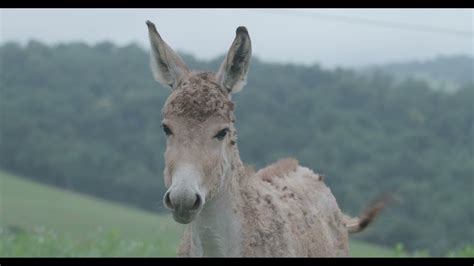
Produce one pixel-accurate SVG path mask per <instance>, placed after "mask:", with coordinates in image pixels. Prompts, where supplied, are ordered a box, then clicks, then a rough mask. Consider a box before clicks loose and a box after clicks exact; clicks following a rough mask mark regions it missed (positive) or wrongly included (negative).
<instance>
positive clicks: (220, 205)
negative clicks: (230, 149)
mask: <svg viewBox="0 0 474 266" xmlns="http://www.w3.org/2000/svg"><path fill="white" fill-rule="evenodd" d="M231 164H232V165H231V167H230V168H229V170H228V171H227V173H226V174H225V176H224V180H225V181H224V185H223V186H222V188H221V190H220V191H219V192H218V193H217V194H216V195H215V196H214V197H213V198H212V199H211V200H209V201H208V202H206V204H205V206H204V208H203V209H202V211H201V213H200V214H199V216H198V217H197V218H196V220H195V221H194V222H193V223H192V225H191V226H192V236H193V240H192V241H193V244H194V246H195V247H196V248H197V251H198V253H200V255H202V256H206V257H223V256H226V257H229V256H230V257H237V256H241V254H242V251H243V247H242V216H241V212H239V208H238V204H239V202H240V195H239V191H240V190H239V187H238V184H239V182H238V179H239V178H240V176H239V172H240V171H239V169H241V167H242V162H241V161H240V158H239V156H238V153H237V156H236V157H234V158H233V160H232V162H231Z"/></svg>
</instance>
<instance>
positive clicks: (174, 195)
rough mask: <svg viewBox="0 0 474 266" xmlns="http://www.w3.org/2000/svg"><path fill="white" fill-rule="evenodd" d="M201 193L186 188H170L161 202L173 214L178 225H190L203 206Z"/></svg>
mask: <svg viewBox="0 0 474 266" xmlns="http://www.w3.org/2000/svg"><path fill="white" fill-rule="evenodd" d="M203 201H204V200H203V196H202V195H201V193H200V192H199V191H198V190H196V189H193V188H190V187H187V186H176V187H173V186H172V187H171V188H170V189H169V190H168V191H167V192H166V193H165V196H164V199H163V202H164V205H165V207H166V208H167V209H169V210H171V211H172V213H173V218H174V219H175V221H176V222H178V223H183V224H187V223H190V222H191V221H192V220H193V219H194V218H195V216H196V215H197V214H198V213H199V211H200V210H201V209H202V206H203V204H204V202H203Z"/></svg>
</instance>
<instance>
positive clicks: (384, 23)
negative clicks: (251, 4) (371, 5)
mask: <svg viewBox="0 0 474 266" xmlns="http://www.w3.org/2000/svg"><path fill="white" fill-rule="evenodd" d="M254 11H258V12H263V13H267V14H273V15H283V16H292V17H308V18H314V19H323V20H333V21H338V22H345V23H359V24H365V25H371V26H377V27H385V28H397V29H403V30H414V31H422V32H433V33H439V34H450V35H456V36H459V37H468V38H473V37H474V32H472V31H465V30H458V29H447V28H439V27H433V26H428V25H417V24H411V23H404V22H394V21H384V20H378V19H368V18H360V17H351V16H345V15H334V14H322V13H314V12H312V13H307V12H299V11H293V10H285V11H277V10H254Z"/></svg>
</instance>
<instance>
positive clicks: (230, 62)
mask: <svg viewBox="0 0 474 266" xmlns="http://www.w3.org/2000/svg"><path fill="white" fill-rule="evenodd" d="M146 24H147V26H148V32H149V38H150V43H151V69H152V73H153V76H154V78H155V79H156V80H157V81H158V82H160V83H162V84H164V85H166V86H169V87H170V88H171V94H170V95H169V97H168V99H167V100H166V103H165V105H164V107H163V110H162V116H163V124H162V126H163V130H164V132H165V134H166V135H167V148H166V152H165V170H164V181H165V185H166V187H167V189H168V190H167V191H166V193H165V195H164V199H163V202H164V206H165V207H166V208H167V209H169V210H170V211H171V212H172V214H173V218H174V219H175V221H177V222H179V223H182V224H188V226H187V228H186V230H185V232H184V235H183V239H182V243H181V245H180V246H179V247H178V256H211V257H217V256H231V257H240V256H250V257H257V256H278V257H283V256H284V257H287V256H313V257H316V256H325V257H327V256H348V255H349V244H348V239H349V233H353V232H358V231H360V230H362V229H363V228H364V227H365V226H367V225H368V224H369V223H370V222H371V221H372V220H373V218H374V217H375V215H376V214H377V213H378V211H379V210H380V209H381V205H374V206H371V207H370V208H368V209H367V211H366V212H365V213H364V214H363V215H362V216H361V217H360V218H357V217H355V218H352V217H349V216H347V215H345V214H344V213H343V212H342V211H341V210H340V208H339V206H338V204H337V201H336V199H335V198H334V196H333V194H332V193H331V190H330V189H329V188H328V186H327V185H326V184H325V182H324V178H323V176H321V175H319V174H317V173H315V172H313V171H312V170H311V169H309V168H307V167H304V166H301V165H299V163H298V162H297V161H296V160H295V159H293V158H286V159H283V160H280V161H278V162H276V163H274V164H272V165H269V166H267V167H265V168H264V169H260V170H258V171H254V170H252V169H251V168H249V167H246V166H245V165H244V164H243V163H242V161H241V159H240V156H239V150H238V147H237V132H236V129H235V126H234V122H235V117H234V103H233V102H232V99H231V97H232V94H234V93H236V92H238V91H240V90H241V89H242V88H243V87H244V85H245V81H246V76H247V73H248V70H249V65H250V58H251V53H252V48H251V40H250V37H249V33H248V31H247V29H246V28H245V27H238V28H237V30H236V36H235V39H234V41H233V43H232V45H231V47H230V49H229V51H228V53H227V56H226V57H225V59H224V61H223V62H222V65H221V66H220V68H219V70H218V71H217V72H216V73H212V72H202V71H193V70H190V69H189V68H188V67H187V66H186V64H185V63H184V61H183V60H182V59H181V58H180V57H179V55H178V54H177V53H175V52H174V51H173V50H172V49H171V47H170V46H169V45H168V44H166V43H165V41H164V40H163V39H162V37H161V36H160V34H159V33H158V31H157V30H156V27H155V25H154V24H153V23H152V22H150V21H147V23H146Z"/></svg>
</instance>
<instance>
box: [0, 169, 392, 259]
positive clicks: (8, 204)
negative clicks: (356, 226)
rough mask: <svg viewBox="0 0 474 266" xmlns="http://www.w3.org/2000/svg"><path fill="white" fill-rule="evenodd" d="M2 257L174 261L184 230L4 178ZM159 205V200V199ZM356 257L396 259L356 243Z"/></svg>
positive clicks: (165, 220) (163, 219)
mask: <svg viewBox="0 0 474 266" xmlns="http://www.w3.org/2000/svg"><path fill="white" fill-rule="evenodd" d="M0 193H1V194H0V195H1V197H0V228H1V231H0V256H3V257H5V256H8V257H11V256H153V257H169V256H174V255H175V250H176V246H177V244H178V242H179V238H180V235H181V232H182V230H183V229H184V226H183V225H179V224H177V223H175V222H174V221H173V220H172V218H171V217H170V216H162V215H156V214H153V213H148V212H144V211H140V210H137V209H134V208H131V207H127V206H123V205H118V204H115V203H110V202H106V201H103V200H100V199H96V198H92V197H90V196H86V195H82V194H77V193H74V192H70V191H65V190H61V189H57V188H54V187H50V186H46V185H43V184H39V183H35V182H32V181H29V180H26V179H22V178H19V177H16V176H14V175H11V174H8V173H5V172H0ZM157 200H158V199H157ZM351 254H352V256H358V257H377V256H394V254H395V253H394V251H392V250H391V249H387V248H383V247H380V246H376V245H372V244H368V243H364V242H359V241H353V242H352V243H351Z"/></svg>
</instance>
